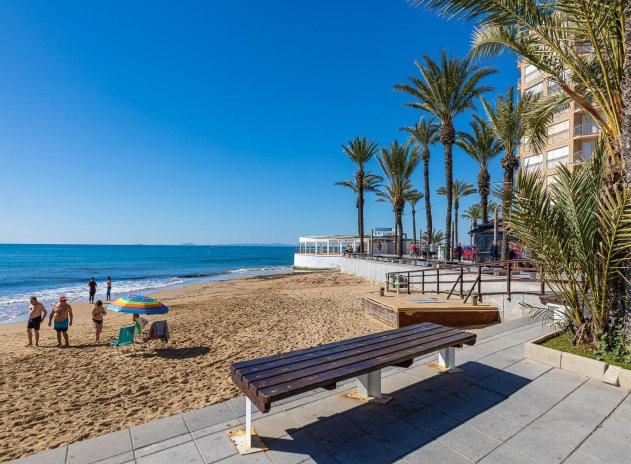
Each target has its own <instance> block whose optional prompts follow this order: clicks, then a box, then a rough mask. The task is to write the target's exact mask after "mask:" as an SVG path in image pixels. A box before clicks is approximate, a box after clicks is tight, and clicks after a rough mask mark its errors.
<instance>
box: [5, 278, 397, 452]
mask: <svg viewBox="0 0 631 464" xmlns="http://www.w3.org/2000/svg"><path fill="white" fill-rule="evenodd" d="M377 289H378V286H377V285H376V284H372V283H370V282H367V281H366V280H364V279H361V278H358V277H354V276H350V275H346V274H341V273H340V272H338V271H319V272H308V273H290V274H283V275H271V276H262V277H243V278H235V279H231V280H225V281H218V282H209V283H200V284H193V285H189V286H185V287H181V288H177V289H172V290H161V291H157V292H153V293H152V295H153V296H155V297H157V298H159V299H160V300H161V301H163V302H164V303H165V304H166V305H168V306H169V307H170V309H171V310H170V311H169V313H167V314H166V315H163V316H154V317H147V319H149V320H150V321H153V320H159V319H165V320H167V322H168V324H169V328H170V331H171V337H172V345H171V347H170V348H169V349H166V350H164V349H162V348H161V346H160V345H159V344H156V345H152V346H140V347H138V351H137V353H136V354H135V355H133V354H132V355H120V356H119V355H117V353H116V350H115V349H114V348H112V347H109V346H107V343H101V344H99V345H95V344H94V343H93V342H94V338H93V337H94V332H93V328H92V323H91V317H90V308H91V305H90V304H88V303H85V302H81V303H76V302H75V303H72V306H73V310H74V313H75V319H74V321H75V322H74V324H73V325H72V327H71V328H70V330H69V337H70V345H71V347H70V348H56V347H55V345H56V338H55V332H54V331H53V330H52V328H49V327H48V325H47V323H46V324H45V325H43V326H42V330H41V331H40V345H41V346H40V347H38V348H34V347H29V348H27V347H25V345H26V342H27V337H26V323H24V322H22V323H10V324H3V325H1V326H0V360H2V362H0V379H1V380H0V391H1V394H2V398H3V399H4V401H3V402H0V416H1V417H2V418H3V424H5V425H4V426H3V427H2V429H1V430H0V457H1V458H0V461H3V460H10V459H14V458H17V457H20V456H26V455H29V454H33V453H35V452H38V451H43V450H45V449H48V448H55V447H58V446H61V445H63V444H67V443H71V442H74V441H77V440H82V439H85V438H88V437H93V436H98V435H102V434H105V433H109V432H113V431H116V430H120V429H122V428H124V427H128V426H133V425H137V424H141V423H145V422H148V421H151V420H155V419H158V418H162V417H167V416H171V415H174V414H178V413H182V412H187V411H190V410H194V409H197V408H201V407H204V406H207V405H210V404H214V403H218V402H221V401H226V400H228V399H231V398H233V397H236V396H238V395H239V391H238V390H237V389H236V387H235V386H234V385H233V384H232V381H231V379H230V375H229V366H230V364H232V363H234V362H237V361H242V360H246V359H253V358H257V357H261V356H267V355H272V354H278V353H281V352H287V351H292V350H296V349H301V348H307V347H311V346H317V345H319V344H323V343H329V342H334V341H338V340H343V339H347V338H351V337H355V336H361V335H366V334H368V333H374V332H379V331H382V330H385V329H386V327H385V326H383V325H382V324H380V323H379V322H377V321H375V320H372V319H370V318H369V317H367V316H366V315H365V314H364V313H363V310H362V307H361V300H360V299H359V296H360V295H362V294H364V293H366V292H369V291H376V290H377ZM48 309H49V308H48ZM131 319H132V318H131V315H129V314H119V313H114V312H112V311H109V312H108V314H107V315H106V316H105V323H104V328H103V333H102V335H101V340H103V341H107V340H109V339H110V337H112V336H116V335H117V334H118V328H119V327H120V326H121V325H125V324H127V323H128V321H129V323H131ZM34 398H37V401H34ZM24 437H29V439H28V440H24Z"/></svg>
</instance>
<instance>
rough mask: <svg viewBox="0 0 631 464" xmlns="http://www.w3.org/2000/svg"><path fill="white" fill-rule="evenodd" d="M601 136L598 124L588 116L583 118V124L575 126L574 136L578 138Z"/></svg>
mask: <svg viewBox="0 0 631 464" xmlns="http://www.w3.org/2000/svg"><path fill="white" fill-rule="evenodd" d="M598 134H600V127H598V124H596V123H595V122H594V120H593V119H592V118H591V117H589V116H587V117H585V118H583V123H582V124H577V125H575V126H574V136H575V137H578V136H580V135H598Z"/></svg>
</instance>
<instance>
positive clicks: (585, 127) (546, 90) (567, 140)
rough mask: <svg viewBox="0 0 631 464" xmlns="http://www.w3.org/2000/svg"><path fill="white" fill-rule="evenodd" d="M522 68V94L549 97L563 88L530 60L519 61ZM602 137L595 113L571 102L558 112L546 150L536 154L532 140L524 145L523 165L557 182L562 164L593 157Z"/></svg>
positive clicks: (569, 164)
mask: <svg viewBox="0 0 631 464" xmlns="http://www.w3.org/2000/svg"><path fill="white" fill-rule="evenodd" d="M518 67H519V70H520V75H521V77H520V79H519V81H518V87H519V90H520V92H521V94H522V95H524V94H534V95H540V96H546V95H550V94H553V93H555V92H561V91H562V90H561V88H560V86H559V85H558V84H557V83H555V82H553V81H551V80H550V79H548V77H547V76H546V74H545V73H543V72H541V71H540V70H539V69H537V68H536V67H535V66H533V65H531V64H529V63H528V62H526V61H524V60H519V62H518ZM599 136H600V128H599V127H598V125H597V124H596V123H595V122H594V120H593V118H592V117H591V115H590V114H589V113H587V112H586V111H585V110H584V109H583V108H581V107H580V106H579V105H577V104H576V103H574V102H571V103H569V104H568V105H566V106H565V107H564V108H561V109H560V110H559V111H557V112H556V113H555V115H554V119H553V121H552V122H551V124H550V125H549V126H548V144H547V146H546V147H545V149H544V150H542V151H541V152H539V153H534V152H533V151H532V149H531V148H530V147H529V146H528V143H522V144H521V146H520V149H519V157H520V159H521V168H522V169H525V170H527V171H529V172H532V171H538V172H540V173H541V175H542V176H543V177H544V178H545V179H546V185H549V184H551V183H553V182H554V179H555V174H556V171H557V167H558V166H560V165H566V166H570V167H571V166H573V165H575V164H578V163H581V162H582V161H585V160H588V159H590V158H591V156H592V154H593V153H594V149H595V147H596V142H597V140H598V137H599ZM524 142H527V141H524Z"/></svg>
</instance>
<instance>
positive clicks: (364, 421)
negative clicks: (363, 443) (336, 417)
mask: <svg viewBox="0 0 631 464" xmlns="http://www.w3.org/2000/svg"><path fill="white" fill-rule="evenodd" d="M343 415H344V417H345V418H346V419H348V420H350V421H351V422H353V423H354V424H355V425H358V426H359V427H361V428H362V429H364V430H366V431H368V432H370V431H371V430H374V429H376V428H379V427H382V426H384V425H385V424H387V423H389V422H392V421H394V420H396V419H397V416H396V415H394V414H393V413H391V412H390V411H389V410H388V405H387V404H384V405H381V404H370V403H367V404H364V405H362V406H360V407H358V408H353V409H351V410H349V411H346V412H345V413H344V414H343Z"/></svg>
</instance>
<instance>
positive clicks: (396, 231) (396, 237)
mask: <svg viewBox="0 0 631 464" xmlns="http://www.w3.org/2000/svg"><path fill="white" fill-rule="evenodd" d="M398 247H399V221H398V220H397V212H396V211H395V212H394V254H395V255H398V254H399V250H397V248H398Z"/></svg>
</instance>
